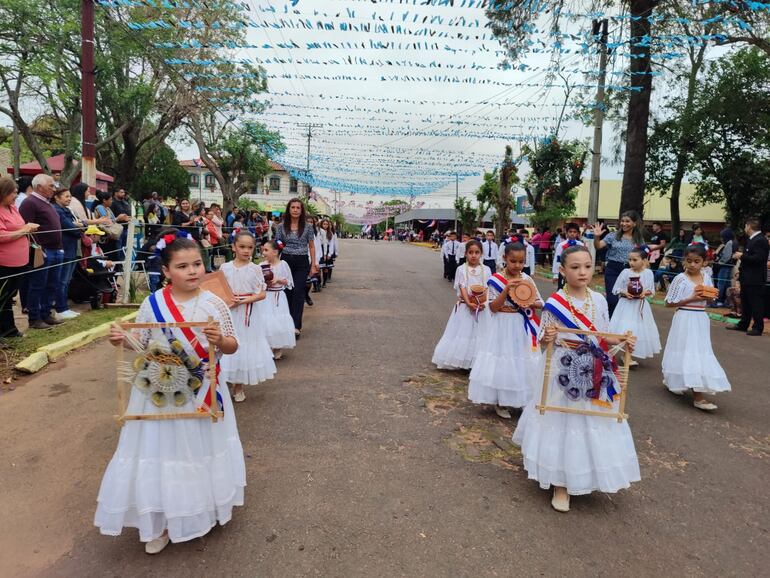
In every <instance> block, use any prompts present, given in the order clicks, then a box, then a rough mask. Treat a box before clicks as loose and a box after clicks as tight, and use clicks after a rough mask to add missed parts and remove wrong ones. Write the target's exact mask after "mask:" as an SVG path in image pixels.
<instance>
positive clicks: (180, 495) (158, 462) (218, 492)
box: [94, 233, 246, 554]
mask: <svg viewBox="0 0 770 578" xmlns="http://www.w3.org/2000/svg"><path fill="white" fill-rule="evenodd" d="M181 235H184V233H182V234H181ZM163 244H164V245H166V246H165V248H163V249H162V251H161V261H162V263H163V274H164V275H165V276H166V277H167V278H168V279H170V281H171V285H170V286H168V287H166V288H164V289H160V290H158V291H156V292H155V293H153V294H152V295H151V296H150V297H148V298H147V299H145V300H144V302H143V303H142V306H141V307H140V309H139V315H138V317H137V322H139V323H154V322H173V321H207V320H208V319H209V318H213V319H214V320H215V321H217V322H218V323H219V326H210V327H206V328H203V329H201V328H197V327H196V328H189V329H187V330H180V329H170V330H166V331H168V334H166V333H164V332H163V331H162V330H160V329H144V330H141V331H139V332H137V333H136V334H135V335H134V339H133V340H132V341H136V340H138V341H139V342H140V343H141V344H142V345H143V346H144V347H145V348H146V347H147V346H148V344H150V342H151V341H152V342H158V343H160V344H166V343H169V340H170V339H176V340H178V341H179V342H180V343H181V344H182V346H183V348H184V350H185V352H186V353H187V354H188V355H197V356H198V357H200V358H201V360H204V361H206V360H205V356H207V355H208V346H209V343H213V344H214V346H215V347H216V349H217V355H219V354H220V353H227V354H231V353H234V352H235V351H236V350H237V348H238V341H237V340H236V338H235V333H234V330H233V323H232V320H231V318H230V311H229V310H228V308H227V306H226V305H225V304H224V303H223V302H222V300H221V299H219V298H218V297H217V296H215V295H214V294H213V293H209V292H208V291H202V290H201V289H200V283H201V280H202V279H203V275H204V273H205V268H204V265H203V259H202V257H201V253H200V249H199V248H198V246H197V244H196V243H195V242H194V241H193V240H192V239H191V238H190V239H188V238H182V239H174V238H173V236H172V238H171V239H170V240H168V241H164V242H163ZM125 337H126V334H125V332H124V331H123V330H122V329H120V328H119V327H118V326H117V325H113V326H112V327H111V329H110V335H109V338H110V342H111V343H112V344H113V345H120V344H122V343H123V342H124V340H125ZM202 382H203V383H202V386H201V388H200V389H199V390H198V393H197V396H196V398H195V399H193V398H192V397H191V398H190V399H189V400H187V401H186V402H185V403H184V404H183V405H181V406H178V407H174V408H173V411H179V412H194V411H195V410H196V407H197V406H198V405H200V404H201V403H202V402H204V401H205V402H208V403H209V405H210V406H212V405H214V404H216V409H218V410H220V411H223V412H224V418H222V419H219V420H217V421H216V422H212V421H211V420H210V419H169V420H135V421H126V422H125V423H124V424H123V429H122V430H121V432H120V439H119V441H118V447H117V449H116V450H115V455H114V456H113V457H112V460H111V461H110V463H109V465H108V466H107V470H106V472H105V473H104V478H103V479H102V484H101V487H100V489H99V497H98V505H97V509H96V515H95V516H94V524H95V525H96V526H97V527H98V528H99V530H100V531H101V533H102V534H106V535H108V536H118V535H119V534H120V533H121V532H122V530H123V528H124V527H130V528H138V529H139V539H140V540H141V541H142V542H146V545H145V551H146V552H147V553H148V554H157V553H158V552H160V551H161V550H163V548H165V547H166V545H167V544H168V542H169V540H171V541H172V542H184V541H186V540H192V539H194V538H197V537H199V536H203V535H205V534H206V533H207V532H208V531H209V530H210V529H211V528H212V527H214V525H215V524H216V523H217V522H219V523H220V524H223V525H224V524H226V523H227V522H228V521H229V520H230V518H231V516H232V509H233V506H242V505H243V488H244V487H245V486H246V465H245V463H244V459H243V448H242V447H241V441H240V438H239V437H238V428H237V426H236V423H235V413H234V411H233V405H232V403H231V401H230V397H229V396H228V395H226V390H225V388H223V387H222V386H223V385H224V384H223V382H222V381H219V383H216V384H211V383H209V381H208V372H207V371H206V372H205V373H204V377H203V380H202ZM212 388H214V389H213V390H212ZM169 411H172V410H171V409H169V408H168V407H158V406H157V405H156V404H155V403H153V401H152V397H151V396H150V395H148V394H147V393H145V392H143V391H140V390H139V389H137V388H135V387H133V388H132V389H131V395H130V399H129V402H128V413H129V414H150V413H168V412H169Z"/></svg>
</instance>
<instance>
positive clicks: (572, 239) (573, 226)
mask: <svg viewBox="0 0 770 578" xmlns="http://www.w3.org/2000/svg"><path fill="white" fill-rule="evenodd" d="M565 228H566V234H567V240H566V241H562V242H561V243H559V244H558V245H556V246H555V247H554V253H553V266H552V268H551V272H552V273H553V279H552V281H553V282H554V283H556V284H557V285H556V286H557V287H558V288H559V289H561V288H562V287H563V286H564V278H563V277H562V275H561V273H559V267H560V266H561V254H562V253H563V252H564V249H566V248H568V247H572V246H574V245H583V241H579V240H578V237H580V227H579V226H578V224H577V223H567V224H566V225H565Z"/></svg>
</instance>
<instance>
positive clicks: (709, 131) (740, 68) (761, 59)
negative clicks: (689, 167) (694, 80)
mask: <svg viewBox="0 0 770 578" xmlns="http://www.w3.org/2000/svg"><path fill="white" fill-rule="evenodd" d="M693 122H694V124H695V133H694V134H695V137H694V150H693V174H692V175H691V176H690V180H691V182H694V183H695V186H696V195H695V197H694V198H693V200H692V203H693V204H694V205H698V204H701V203H704V202H723V203H724V204H725V209H726V212H727V219H728V220H729V221H730V223H732V224H733V225H735V226H739V225H741V224H743V223H744V222H745V220H746V218H748V217H750V216H760V217H762V218H763V219H764V220H765V222H768V220H770V58H767V56H766V55H765V54H764V53H763V52H761V51H760V50H758V49H755V48H752V49H743V50H741V51H739V52H736V53H733V54H731V55H730V56H728V57H725V58H722V59H720V60H718V61H716V62H715V63H713V64H712V65H711V66H710V67H709V69H708V71H707V73H706V77H705V79H704V82H703V83H702V84H701V87H700V89H699V92H698V96H697V98H696V101H695V106H694V111H693Z"/></svg>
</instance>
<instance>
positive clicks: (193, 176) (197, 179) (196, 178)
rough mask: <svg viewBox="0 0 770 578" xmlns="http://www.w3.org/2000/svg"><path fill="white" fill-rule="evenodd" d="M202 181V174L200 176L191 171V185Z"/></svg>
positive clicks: (194, 185)
mask: <svg viewBox="0 0 770 578" xmlns="http://www.w3.org/2000/svg"><path fill="white" fill-rule="evenodd" d="M200 182H201V179H200V176H198V175H197V174H195V173H190V186H191V187H197V186H199V185H200Z"/></svg>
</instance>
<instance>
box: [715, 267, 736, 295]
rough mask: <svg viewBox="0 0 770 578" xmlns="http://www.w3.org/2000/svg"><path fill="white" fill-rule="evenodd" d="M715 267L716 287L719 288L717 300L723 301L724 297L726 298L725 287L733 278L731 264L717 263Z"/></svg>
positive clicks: (728, 285)
mask: <svg viewBox="0 0 770 578" xmlns="http://www.w3.org/2000/svg"><path fill="white" fill-rule="evenodd" d="M717 267H718V269H717V274H716V277H717V289H719V296H718V297H717V301H718V302H719V303H724V302H725V299H727V289H728V288H729V287H730V283H731V282H732V278H733V266H732V265H731V264H729V263H728V264H726V265H722V264H718V265H717Z"/></svg>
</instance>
